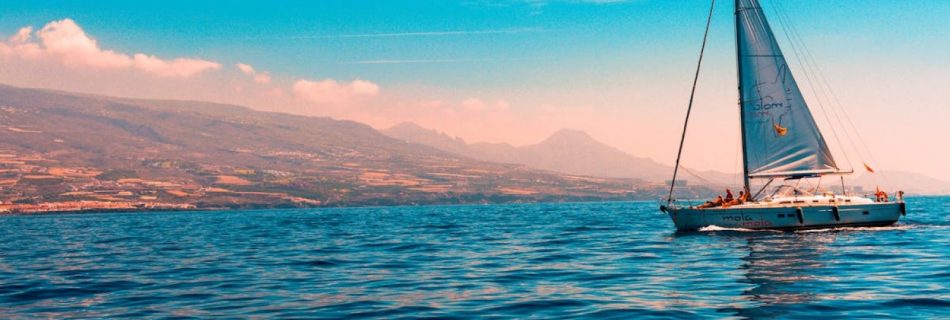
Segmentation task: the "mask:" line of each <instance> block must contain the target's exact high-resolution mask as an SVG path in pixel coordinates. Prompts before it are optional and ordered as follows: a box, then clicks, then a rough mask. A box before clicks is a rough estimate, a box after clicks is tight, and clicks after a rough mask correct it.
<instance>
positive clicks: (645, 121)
mask: <svg viewBox="0 0 950 320" xmlns="http://www.w3.org/2000/svg"><path fill="white" fill-rule="evenodd" d="M762 2H763V6H764V7H765V10H766V14H767V15H768V16H769V18H770V19H771V20H770V22H771V23H772V25H773V28H775V29H776V33H777V34H779V35H782V34H784V33H783V31H782V30H785V29H784V28H783V24H781V23H779V21H778V19H777V15H778V14H783V15H786V16H787V17H789V21H790V24H791V25H793V26H794V28H795V30H796V31H797V32H798V33H799V34H800V35H801V38H802V39H803V41H804V43H805V44H806V45H807V48H808V49H809V52H810V53H811V54H812V56H813V57H814V61H815V62H816V63H815V64H814V65H816V66H818V68H819V69H821V71H822V72H821V74H822V75H823V77H824V78H825V79H826V80H827V83H828V84H829V87H831V88H832V89H833V91H834V93H835V94H836V96H837V97H838V98H839V99H840V101H841V102H842V106H843V108H842V109H841V110H842V111H843V112H842V113H846V114H847V115H848V118H850V119H851V120H852V121H853V123H854V125H855V127H856V129H857V130H852V132H851V134H852V136H854V137H858V136H859V137H860V138H861V139H862V140H863V141H864V144H866V145H867V148H864V147H861V146H860V143H848V140H847V139H846V138H845V137H844V135H842V137H841V138H840V140H841V141H844V143H841V144H840V145H838V144H836V143H835V141H831V144H832V151H833V152H835V153H836V154H837V155H838V156H837V157H838V158H839V159H844V158H845V157H844V155H845V154H848V155H849V158H851V161H850V162H851V166H854V167H857V168H860V166H861V162H867V163H870V164H872V165H873V166H874V167H875V168H876V169H879V170H880V169H883V170H901V171H915V172H921V173H925V174H927V175H930V176H933V177H937V178H941V179H944V180H950V166H948V165H946V160H945V159H947V158H948V156H950V151H947V150H948V148H946V146H947V145H948V144H950V142H946V141H947V140H948V138H950V133H947V131H946V130H945V129H944V128H945V127H946V123H947V122H948V121H950V102H948V101H950V99H948V98H950V93H948V92H950V91H948V90H947V88H950V77H948V76H947V73H948V71H950V62H948V60H947V58H946V57H948V56H950V37H947V36H946V34H945V31H946V30H950V1H943V0H915V1H905V0H800V1H792V0H763V1H762ZM709 5H710V2H709V1H700V0H675V1H674V0H629V1H624V0H587V1H585V0H563V1H554V0H551V1H545V0H523V1H495V0H462V1H445V0H439V1H359V0H347V1H329V0H328V1H279V2H275V1H228V2H226V3H225V2H201V1H152V2H145V1H136V2H129V1H108V0H104V1H15V0H6V1H4V2H3V4H2V5H0V7H2V8H0V9H2V10H0V39H5V40H3V41H2V42H0V83H4V84H9V85H14V86H22V87H39V88H50V89H59V90H67V91H78V92H88V93H97V94H107V95H117V96H127V97H140V98H163V99H190V100H207V101H215V102H223V103H233V104H239V105H245V106H248V107H251V108H255V109H259V110H267V111H277V112H287V113H294V114H300V115H309V116H329V117H333V118H337V119H347V120H354V121H358V122H362V123H366V124H368V125H370V126H373V127H375V128H378V129H383V128H387V127H389V126H392V125H395V124H397V123H400V122H404V121H412V122H416V123H418V124H420V125H422V126H424V127H428V128H432V129H436V130H439V131H443V132H446V133H448V134H450V135H453V136H459V137H461V138H464V139H465V140H466V141H469V142H505V143H510V144H513V145H527V144H532V143H537V142H540V141H541V140H543V139H544V138H545V137H547V136H549V135H550V134H552V133H553V132H555V131H557V130H559V129H562V128H571V129H579V130H584V131H586V132H588V133H590V134H591V135H592V136H593V137H594V138H595V139H597V140H599V141H602V142H604V143H606V144H609V145H611V146H615V147H617V148H619V149H620V150H622V151H625V152H627V153H630V154H633V155H637V156H643V157H650V158H653V159H655V160H657V161H660V162H662V163H667V164H672V163H673V161H674V159H675V156H676V147H677V143H678V140H679V134H680V130H681V128H682V121H683V117H684V115H685V111H686V104H687V102H688V99H689V90H690V86H691V84H692V83H691V81H692V76H693V73H694V72H695V66H696V58H697V55H698V52H699V46H700V42H701V40H702V32H703V29H704V27H705V19H706V15H707V13H708V10H709ZM733 28H734V22H733V15H732V1H728V0H720V1H717V4H716V7H715V12H714V18H713V22H712V29H711V33H710V38H709V44H708V47H707V54H706V60H705V61H704V66H703V69H702V74H701V76H700V82H699V88H698V90H697V95H696V103H695V106H694V114H693V122H692V123H691V127H690V131H689V134H688V137H687V144H686V148H685V151H684V160H683V161H684V162H683V163H684V165H685V166H688V167H691V168H697V169H713V170H719V171H724V172H734V171H736V170H737V168H738V164H739V161H740V160H739V157H738V155H739V153H738V145H739V144H738V142H739V126H738V110H737V99H738V98H737V90H736V72H735V56H734V49H735V43H734V41H735V40H734V34H733ZM779 41H780V42H783V41H784V42H783V43H782V44H783V48H784V49H785V53H786V55H788V56H789V61H790V63H791V64H792V68H793V72H795V74H796V77H797V78H798V79H799V83H800V84H801V85H802V86H803V88H802V89H803V91H805V94H806V98H809V99H810V102H812V101H813V100H815V99H820V98H821V96H816V95H813V94H811V95H810V93H809V87H808V85H807V84H806V81H805V80H804V79H803V78H804V77H803V76H802V72H801V68H802V67H801V66H799V65H796V63H795V62H796V59H795V58H794V57H795V55H794V52H793V50H792V49H791V48H790V47H789V46H788V43H787V42H788V39H785V37H783V36H780V37H779ZM815 104H816V103H812V108H813V109H815ZM813 111H814V112H816V118H818V122H819V125H820V126H822V129H823V130H824V131H825V132H826V135H829V132H830V131H831V130H829V128H830V127H838V126H835V125H833V124H834V123H833V122H832V123H831V124H829V123H828V122H824V121H823V120H822V119H823V117H822V115H821V113H820V112H821V111H820V110H819V111H815V110H813ZM839 130H840V128H839ZM828 138H829V140H835V139H834V138H832V137H828ZM855 145H857V146H855ZM854 149H859V150H857V151H855V150H854ZM839 162H843V161H841V160H839Z"/></svg>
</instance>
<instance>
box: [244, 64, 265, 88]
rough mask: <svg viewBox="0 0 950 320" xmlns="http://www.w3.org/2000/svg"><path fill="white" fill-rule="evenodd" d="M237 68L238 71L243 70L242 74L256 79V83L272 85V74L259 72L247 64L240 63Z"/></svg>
mask: <svg viewBox="0 0 950 320" xmlns="http://www.w3.org/2000/svg"><path fill="white" fill-rule="evenodd" d="M237 68H238V70H241V72H242V73H244V74H246V75H249V76H251V78H252V79H254V82H257V83H260V84H268V83H270V74H269V73H267V72H257V70H254V67H252V66H251V65H249V64H245V63H238V64H237Z"/></svg>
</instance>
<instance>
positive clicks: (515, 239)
mask: <svg viewBox="0 0 950 320" xmlns="http://www.w3.org/2000/svg"><path fill="white" fill-rule="evenodd" d="M120 317H130V318H140V317H147V318H222V317H231V318H385V319H395V318H412V319H415V318H439V319H452V318H459V319H470V318H527V317H534V318H596V319H606V318H618V319H646V318H687V319H697V318H739V319H741V318H752V319H755V318H773V317H777V318H812V319H816V318H818V317H823V318H827V319H837V318H844V317H856V318H921V319H933V318H950V198H936V197H934V198H912V199H910V200H909V212H908V213H907V216H906V217H905V218H903V219H902V220H901V222H900V223H899V224H898V225H896V226H893V227H885V228H873V229H872V228H855V229H828V230H814V231H808V232H748V231H742V230H720V229H717V228H708V229H707V230H706V231H699V232H688V233H683V232H676V231H675V230H674V228H673V224H672V223H671V222H670V221H669V219H668V218H667V217H666V216H665V215H662V214H660V213H659V212H658V211H657V209H656V205H655V204H653V203H642V202H639V203H637V202H630V203H568V204H518V205H472V206H425V207H387V208H340V209H306V210H260V211H218V212H172V213H108V214H63V215H35V216H0V318H5V319H11V318H12V319H16V318H22V319H32V318H120Z"/></svg>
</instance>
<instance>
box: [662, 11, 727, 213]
mask: <svg viewBox="0 0 950 320" xmlns="http://www.w3.org/2000/svg"><path fill="white" fill-rule="evenodd" d="M715 9H716V0H712V4H711V5H710V6H709V17H708V18H706V31H705V32H704V33H703V45H702V46H700V48H699V61H698V62H696V74H695V75H694V76H693V89H692V90H691V91H690V93H689V105H688V106H687V107H686V121H684V122H683V135H682V136H680V146H679V151H677V152H676V166H675V167H673V180H670V194H669V195H668V196H667V198H666V204H667V205H669V204H670V203H672V202H673V190H674V189H675V188H676V174H677V173H679V169H680V160H681V159H682V156H683V144H684V143H685V142H686V128H687V127H688V126H689V115H690V113H691V112H692V111H693V98H695V97H696V83H697V82H699V71H700V70H701V69H702V66H703V54H704V53H705V52H706V40H707V39H708V38H709V26H710V25H711V24H712V17H713V10H715Z"/></svg>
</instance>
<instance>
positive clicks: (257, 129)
mask: <svg viewBox="0 0 950 320" xmlns="http://www.w3.org/2000/svg"><path fill="white" fill-rule="evenodd" d="M0 131H2V134H0V202H7V203H9V202H13V203H40V202H48V201H73V200H77V201H78V200H87V199H92V200H96V199H98V200H103V201H118V200H122V199H125V200H129V199H132V198H134V199H139V200H141V199H147V200H149V201H169V202H176V203H191V204H195V205H196V206H198V207H253V206H274V205H275V203H276V205H279V206H312V205H323V206H334V205H375V204H422V203H480V202H520V201H563V200H592V199H615V200H619V199H628V200H629V199H656V198H659V195H660V193H662V192H661V189H662V188H656V186H652V185H648V184H644V183H643V182H642V181H640V180H636V179H629V178H627V179H622V178H601V177H589V176H581V175H577V174H565V173H560V172H553V171H548V170H542V169H536V168H531V167H527V166H524V165H518V164H511V163H496V162H490V161H484V160H479V159H473V158H471V157H465V156H460V155H457V154H454V153H453V152H446V151H444V150H440V149H438V148H433V147H429V146H425V145H421V144H416V143H409V142H404V141H401V140H398V139H393V138H391V137H388V136H386V135H383V134H381V133H380V132H378V131H376V130H374V129H373V128H371V127H369V126H366V125H363V124H360V123H356V122H352V121H342V120H334V119H330V118H320V117H305V116H296V115H289V114H281V113H269V112H261V111H255V110H252V109H248V108H245V107H240V106H233V105H223V104H215V103H207V102H196V101H168V100H140V99H126V98H115V97H106V96H96V95H88V94H76V93H69V92H60V91H51V90H39V89H23V88H16V87H10V86H2V85H0ZM551 152H555V151H551ZM698 192H699V191H698Z"/></svg>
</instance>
